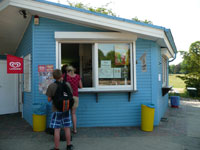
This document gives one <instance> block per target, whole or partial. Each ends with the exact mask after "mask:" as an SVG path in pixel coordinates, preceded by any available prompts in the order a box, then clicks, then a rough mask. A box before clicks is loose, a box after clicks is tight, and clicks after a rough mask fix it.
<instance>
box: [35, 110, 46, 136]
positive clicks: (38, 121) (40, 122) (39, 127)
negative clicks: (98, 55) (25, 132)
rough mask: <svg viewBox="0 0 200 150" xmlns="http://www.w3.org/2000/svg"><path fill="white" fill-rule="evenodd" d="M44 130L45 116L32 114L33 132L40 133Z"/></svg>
mask: <svg viewBox="0 0 200 150" xmlns="http://www.w3.org/2000/svg"><path fill="white" fill-rule="evenodd" d="M45 129H46V115H36V114H33V131H35V132H41V131H45Z"/></svg>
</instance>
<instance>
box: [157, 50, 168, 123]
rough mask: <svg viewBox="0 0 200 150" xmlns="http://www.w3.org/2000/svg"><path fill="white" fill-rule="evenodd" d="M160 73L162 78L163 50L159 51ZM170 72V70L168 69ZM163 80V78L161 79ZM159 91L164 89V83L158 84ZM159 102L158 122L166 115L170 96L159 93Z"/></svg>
mask: <svg viewBox="0 0 200 150" xmlns="http://www.w3.org/2000/svg"><path fill="white" fill-rule="evenodd" d="M159 62H160V65H159V70H158V71H159V73H160V74H161V77H162V55H161V50H160V49H159ZM167 72H168V68H167ZM161 79H162V78H161ZM167 80H168V75H167ZM158 86H159V89H161V88H162V81H161V82H159V83H158ZM158 96H159V100H158V109H159V114H158V121H160V119H161V118H162V117H163V116H164V115H165V112H166V110H167V108H168V97H169V96H168V94H166V95H165V96H162V93H159V95H158Z"/></svg>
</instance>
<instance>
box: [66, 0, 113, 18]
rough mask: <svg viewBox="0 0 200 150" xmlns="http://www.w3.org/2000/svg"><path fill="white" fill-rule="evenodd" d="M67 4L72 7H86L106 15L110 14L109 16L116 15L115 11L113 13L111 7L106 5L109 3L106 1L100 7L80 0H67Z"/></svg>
mask: <svg viewBox="0 0 200 150" xmlns="http://www.w3.org/2000/svg"><path fill="white" fill-rule="evenodd" d="M67 2H68V4H69V5H70V6H72V7H76V8H82V9H86V10H89V11H92V12H98V13H102V14H106V15H111V16H116V14H115V13H113V11H112V9H109V8H108V5H109V4H110V3H107V4H105V5H102V6H101V7H98V8H96V7H92V6H90V5H89V4H83V3H81V2H78V3H74V2H70V1H69V0H67Z"/></svg>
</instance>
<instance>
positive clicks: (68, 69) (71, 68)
mask: <svg viewBox="0 0 200 150" xmlns="http://www.w3.org/2000/svg"><path fill="white" fill-rule="evenodd" d="M70 71H73V72H74V71H75V68H74V67H73V66H67V72H70Z"/></svg>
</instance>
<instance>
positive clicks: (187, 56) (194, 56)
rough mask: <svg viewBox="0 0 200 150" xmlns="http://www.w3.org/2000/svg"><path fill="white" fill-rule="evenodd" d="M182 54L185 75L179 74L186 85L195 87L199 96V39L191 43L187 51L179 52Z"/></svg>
mask: <svg viewBox="0 0 200 150" xmlns="http://www.w3.org/2000/svg"><path fill="white" fill-rule="evenodd" d="M181 54H182V56H183V62H182V70H183V71H184V72H185V76H183V77H182V76H179V78H181V79H183V80H184V82H185V83H186V87H195V88H197V92H198V96H200V41H196V42H194V43H192V44H191V46H190V49H189V52H181Z"/></svg>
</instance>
